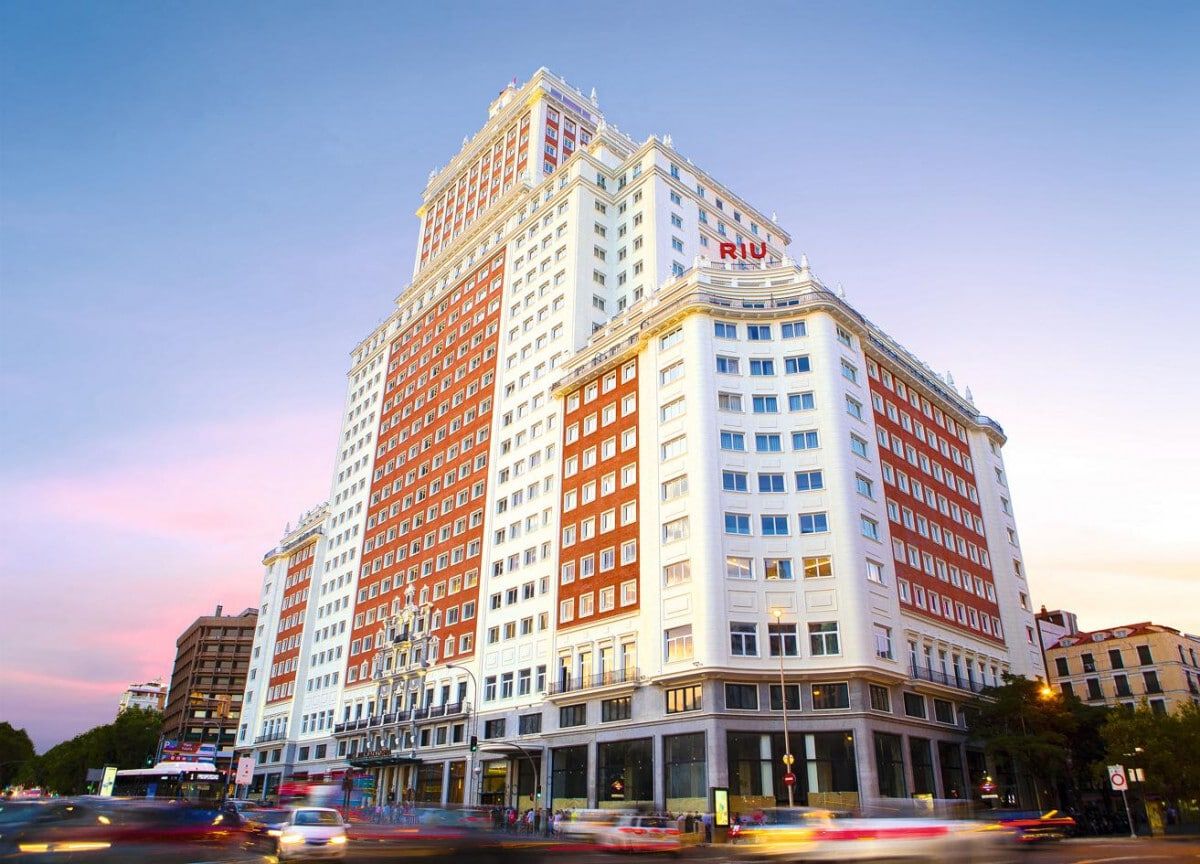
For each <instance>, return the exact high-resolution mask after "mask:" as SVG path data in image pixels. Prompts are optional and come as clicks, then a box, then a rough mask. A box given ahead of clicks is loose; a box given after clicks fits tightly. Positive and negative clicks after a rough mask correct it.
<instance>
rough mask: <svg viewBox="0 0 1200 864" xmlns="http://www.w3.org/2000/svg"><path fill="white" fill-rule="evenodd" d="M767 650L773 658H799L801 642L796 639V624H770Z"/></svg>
mask: <svg viewBox="0 0 1200 864" xmlns="http://www.w3.org/2000/svg"><path fill="white" fill-rule="evenodd" d="M767 650H768V651H769V652H770V654H771V656H772V657H778V656H780V650H782V652H783V656H784V657H797V656H799V654H800V642H799V640H798V639H797V638H796V625H795V624H768V625H767Z"/></svg>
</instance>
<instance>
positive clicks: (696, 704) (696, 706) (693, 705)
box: [666, 684, 703, 714]
mask: <svg viewBox="0 0 1200 864" xmlns="http://www.w3.org/2000/svg"><path fill="white" fill-rule="evenodd" d="M702 693H703V688H702V687H701V686H700V685H699V684H693V685H691V686H689V687H676V688H674V689H672V690H668V691H667V694H666V695H667V713H668V714H681V713H683V712H685V711H699V710H700V706H701V694H702Z"/></svg>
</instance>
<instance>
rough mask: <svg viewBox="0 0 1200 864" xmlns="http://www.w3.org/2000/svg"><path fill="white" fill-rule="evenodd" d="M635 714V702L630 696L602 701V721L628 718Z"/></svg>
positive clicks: (608, 721) (609, 721)
mask: <svg viewBox="0 0 1200 864" xmlns="http://www.w3.org/2000/svg"><path fill="white" fill-rule="evenodd" d="M632 716H633V702H632V700H631V699H630V697H628V696H622V697H620V698H617V699H605V700H604V701H603V702H601V703H600V722H601V723H611V722H613V721H614V720H628V719H629V718H630V717H632Z"/></svg>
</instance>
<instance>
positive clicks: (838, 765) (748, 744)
mask: <svg viewBox="0 0 1200 864" xmlns="http://www.w3.org/2000/svg"><path fill="white" fill-rule="evenodd" d="M788 739H789V740H788V741H787V742H786V744H785V741H784V736H783V733H782V732H728V733H726V749H727V753H728V758H729V806H730V809H731V810H735V811H737V812H747V811H753V810H757V809H761V808H764V807H777V806H784V805H786V804H787V803H788V791H787V785H786V784H785V783H784V782H783V775H784V765H783V756H784V755H785V754H786V753H787V750H788V747H787V744H790V745H791V751H792V752H791V755H792V757H793V758H794V759H795V762H794V763H793V769H792V770H793V773H794V774H795V775H796V783H795V786H794V787H793V790H792V795H793V800H794V801H795V803H796V804H797V805H802V806H809V807H853V806H856V805H857V803H858V792H859V789H858V767H857V763H856V760H855V755H854V733H853V732H852V731H850V730H841V731H836V732H805V731H803V730H796V731H794V732H792V731H790V730H789V735H788Z"/></svg>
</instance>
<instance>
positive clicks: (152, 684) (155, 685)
mask: <svg viewBox="0 0 1200 864" xmlns="http://www.w3.org/2000/svg"><path fill="white" fill-rule="evenodd" d="M166 701H167V685H165V684H163V683H162V681H146V682H145V683H143V684H130V685H129V687H128V689H126V691H125V692H124V693H122V694H121V701H120V702H119V703H118V704H117V715H118V716H119V715H121V714H123V713H124V712H125V711H127V710H128V709H130V708H142V709H145V710H147V711H162V710H163V705H164V704H165V703H166Z"/></svg>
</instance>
